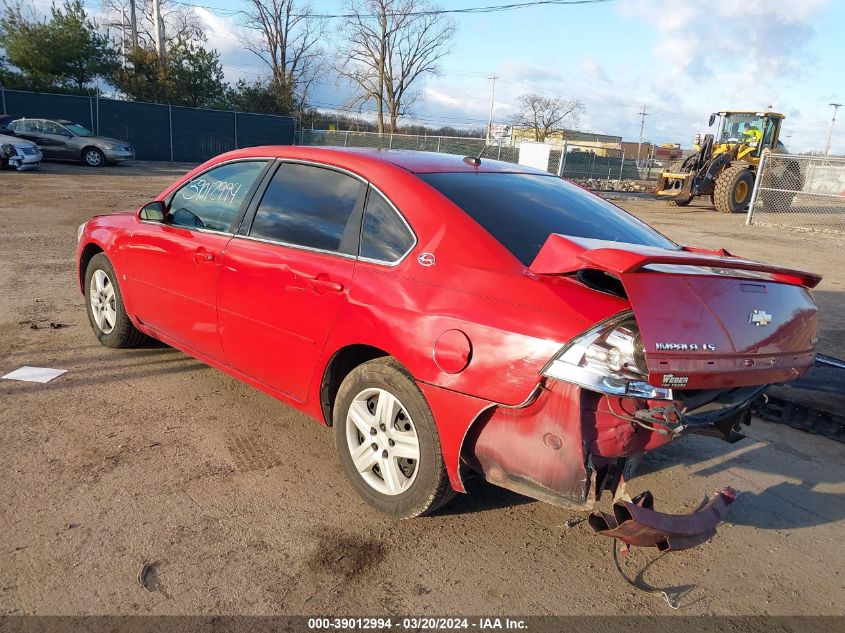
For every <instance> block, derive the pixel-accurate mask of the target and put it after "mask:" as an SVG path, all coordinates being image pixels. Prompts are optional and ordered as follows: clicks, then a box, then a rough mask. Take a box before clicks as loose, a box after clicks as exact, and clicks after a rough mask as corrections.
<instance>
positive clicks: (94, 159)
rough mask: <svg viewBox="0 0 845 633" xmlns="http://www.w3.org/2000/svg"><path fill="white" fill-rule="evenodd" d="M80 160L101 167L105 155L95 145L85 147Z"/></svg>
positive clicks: (90, 165) (104, 160)
mask: <svg viewBox="0 0 845 633" xmlns="http://www.w3.org/2000/svg"><path fill="white" fill-rule="evenodd" d="M82 162H83V163H85V164H86V165H88V166H89V167H102V166H103V165H105V164H106V155H105V154H103V152H101V151H100V150H99V149H97V148H96V147H86V148H85V149H84V150H82Z"/></svg>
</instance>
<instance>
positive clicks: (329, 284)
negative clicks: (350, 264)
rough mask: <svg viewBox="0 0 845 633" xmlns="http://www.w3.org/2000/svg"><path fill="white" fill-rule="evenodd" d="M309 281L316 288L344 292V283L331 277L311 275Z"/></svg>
mask: <svg viewBox="0 0 845 633" xmlns="http://www.w3.org/2000/svg"><path fill="white" fill-rule="evenodd" d="M308 283H309V284H311V286H312V287H313V288H314V289H315V290H327V291H329V292H343V284H339V283H338V282H336V281H332V280H330V279H326V278H324V277H323V278H321V277H320V276H317V277H310V278H309V279H308Z"/></svg>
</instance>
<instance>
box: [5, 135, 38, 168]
mask: <svg viewBox="0 0 845 633" xmlns="http://www.w3.org/2000/svg"><path fill="white" fill-rule="evenodd" d="M39 167H41V150H39V149H38V146H37V145H36V144H35V143H33V142H32V141H27V140H26V139H23V138H18V137H17V136H9V135H7V134H0V169H6V168H9V169H17V170H18V171H29V170H32V169H38V168H39Z"/></svg>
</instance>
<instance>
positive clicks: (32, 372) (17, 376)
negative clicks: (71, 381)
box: [3, 367, 67, 382]
mask: <svg viewBox="0 0 845 633" xmlns="http://www.w3.org/2000/svg"><path fill="white" fill-rule="evenodd" d="M66 371H67V369H50V368H49V367H21V368H20V369H16V370H15V371H13V372H11V373H9V374H6V375H5V376H3V378H4V379H5V380H26V381H27V382H50V381H51V380H53V378H55V377H56V376H61V375H62V374H63V373H65V372H66Z"/></svg>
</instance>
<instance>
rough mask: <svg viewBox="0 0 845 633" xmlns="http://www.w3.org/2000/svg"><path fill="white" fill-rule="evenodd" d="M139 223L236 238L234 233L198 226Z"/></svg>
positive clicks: (141, 221)
mask: <svg viewBox="0 0 845 633" xmlns="http://www.w3.org/2000/svg"><path fill="white" fill-rule="evenodd" d="M138 222H140V223H141V224H150V225H152V226H168V227H170V228H173V229H182V230H184V231H196V232H197V233H208V234H209V235H228V236H229V237H232V236H234V235H235V234H234V233H230V232H229V231H215V230H214V229H202V228H200V227H198V226H182V225H180V224H168V223H166V222H156V221H155V220H142V219H141V218H138Z"/></svg>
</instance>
